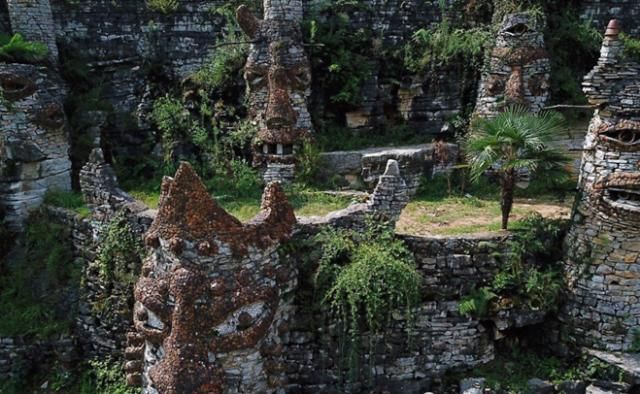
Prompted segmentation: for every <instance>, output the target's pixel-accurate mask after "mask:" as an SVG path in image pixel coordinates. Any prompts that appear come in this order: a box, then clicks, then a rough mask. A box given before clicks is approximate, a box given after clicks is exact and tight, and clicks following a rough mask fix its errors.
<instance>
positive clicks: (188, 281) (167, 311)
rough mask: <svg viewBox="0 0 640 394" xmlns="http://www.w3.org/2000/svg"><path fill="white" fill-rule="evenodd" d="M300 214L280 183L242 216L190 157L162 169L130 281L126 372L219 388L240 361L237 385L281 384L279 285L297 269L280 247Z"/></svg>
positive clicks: (149, 386) (159, 385)
mask: <svg viewBox="0 0 640 394" xmlns="http://www.w3.org/2000/svg"><path fill="white" fill-rule="evenodd" d="M295 221H296V219H295V216H294V214H293V210H292V208H291V206H290V205H289V203H288V202H287V199H286V197H285V195H284V193H283V191H282V189H281V188H280V185H279V184H277V183H271V184H269V185H268V186H267V187H266V188H265V191H264V194H263V201H262V207H261V212H260V213H259V214H258V215H257V216H256V217H255V218H254V219H253V220H252V221H250V222H248V223H246V224H243V223H241V222H240V221H238V220H237V219H236V218H234V217H233V216H231V215H229V214H228V213H227V212H225V211H224V209H222V208H221V207H220V206H219V205H218V204H217V203H216V202H215V200H214V199H213V198H212V197H211V196H210V195H209V194H208V192H207V190H206V189H205V187H204V185H203V184H202V181H201V180H200V179H199V178H198V176H197V175H196V174H195V172H194V171H193V169H192V168H191V167H190V166H189V165H188V164H186V163H183V164H182V165H181V166H180V168H179V169H178V171H177V173H176V175H175V178H165V180H164V181H163V185H162V194H161V199H160V203H159V209H158V215H157V217H156V218H155V220H154V222H153V224H152V225H151V227H150V229H149V231H148V232H147V234H146V236H145V241H146V244H147V246H148V247H149V250H150V253H149V255H148V257H147V259H146V260H145V263H144V266H143V270H142V275H141V277H140V279H139V280H138V282H137V284H136V286H135V291H134V295H135V307H134V316H133V320H134V325H135V327H136V331H137V332H136V333H135V334H133V335H131V336H130V340H129V343H130V347H129V348H128V353H127V357H128V358H129V359H132V360H135V361H137V363H136V362H134V363H129V364H128V368H127V372H128V374H129V376H128V380H129V382H130V383H132V384H135V385H139V384H142V385H143V386H144V387H145V389H146V390H147V391H148V392H155V391H153V390H157V392H159V393H185V394H186V393H222V392H223V391H224V390H225V385H226V383H225V382H227V381H228V380H233V379H232V378H231V377H229V376H228V375H227V374H226V371H227V370H238V371H240V372H241V375H242V376H241V377H240V382H239V383H238V382H236V388H239V389H240V392H267V387H268V386H269V387H274V386H277V385H278V384H279V383H278V382H279V381H280V375H279V373H280V372H281V370H280V368H279V367H278V368H275V367H274V368H273V370H266V369H265V367H264V365H267V364H268V365H271V366H274V365H275V366H277V365H278V361H277V358H278V356H279V355H280V353H279V352H274V351H272V350H273V349H274V348H276V349H277V348H278V341H279V336H278V335H279V334H284V333H285V332H286V330H287V329H286V317H285V316H284V314H283V312H282V310H281V296H280V295H281V292H284V291H286V289H287V288H288V286H289V285H290V281H291V280H294V279H293V278H294V275H293V273H292V271H291V267H289V266H287V265H286V264H283V263H282V262H280V261H279V257H278V253H277V248H278V247H279V245H280V243H281V242H283V241H285V240H287V239H288V238H289V237H290V235H291V232H292V227H293V225H294V223H295ZM283 327H284V328H283ZM224 392H226V391H224Z"/></svg>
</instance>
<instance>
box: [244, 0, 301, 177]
mask: <svg viewBox="0 0 640 394" xmlns="http://www.w3.org/2000/svg"><path fill="white" fill-rule="evenodd" d="M237 19H238V23H239V24H240V26H241V27H242V29H243V30H244V32H245V33H246V34H247V35H248V36H249V37H250V39H251V40H252V44H251V49H250V52H249V57H248V59H247V63H246V65H245V72H244V76H245V80H246V81H247V93H248V97H249V115H250V116H251V117H252V118H253V119H254V120H255V121H256V122H257V124H258V127H259V131H258V135H257V138H256V141H255V142H254V145H253V153H254V165H255V166H257V167H261V168H263V169H264V179H265V181H267V182H269V181H284V182H287V181H290V180H292V179H293V176H294V171H295V157H294V153H295V152H296V150H297V149H299V147H300V145H301V143H302V142H303V140H304V139H305V138H308V137H309V136H310V133H311V131H312V125H311V116H310V115H309V110H308V108H307V99H308V97H309V95H310V94H311V90H310V83H311V69H310V65H309V59H308V58H307V56H306V54H305V52H304V48H303V47H302V31H301V27H300V23H301V22H302V0H264V20H259V19H257V18H256V17H255V16H254V15H253V14H252V13H251V11H250V10H249V8H248V7H246V6H240V7H239V8H238V10H237Z"/></svg>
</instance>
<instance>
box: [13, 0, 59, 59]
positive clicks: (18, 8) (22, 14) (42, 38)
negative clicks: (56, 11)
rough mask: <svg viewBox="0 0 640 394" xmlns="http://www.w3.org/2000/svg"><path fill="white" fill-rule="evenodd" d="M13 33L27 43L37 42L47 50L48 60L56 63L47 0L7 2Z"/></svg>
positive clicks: (14, 0)
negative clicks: (18, 34) (20, 36)
mask: <svg viewBox="0 0 640 394" xmlns="http://www.w3.org/2000/svg"><path fill="white" fill-rule="evenodd" d="M7 5H8V7H9V19H10V20H11V30H12V31H13V33H20V34H22V35H23V36H24V38H25V39H27V40H29V41H39V42H42V43H44V44H46V45H47V48H49V60H50V61H51V62H52V63H53V64H56V63H57V62H58V46H57V45H56V26H55V23H54V21H53V13H52V12H51V5H50V3H49V0H7Z"/></svg>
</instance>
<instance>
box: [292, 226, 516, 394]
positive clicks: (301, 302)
mask: <svg viewBox="0 0 640 394" xmlns="http://www.w3.org/2000/svg"><path fill="white" fill-rule="evenodd" d="M315 231H317V229H314V228H313V226H309V225H306V226H305V227H304V228H303V232H302V233H300V234H298V235H297V237H303V238H304V237H307V236H309V234H310V233H314V232H315ZM401 239H403V240H404V241H405V242H406V243H407V246H408V247H409V249H410V250H411V251H412V252H413V253H414V256H415V258H416V263H417V267H418V270H419V272H420V274H421V275H422V277H423V284H422V289H423V291H422V297H423V300H422V303H421V305H420V307H419V308H418V311H417V313H416V322H415V327H414V328H413V329H412V330H411V331H410V334H408V332H407V322H406V320H405V318H404V316H403V315H402V314H401V313H397V314H396V313H394V314H393V321H392V322H391V323H390V325H389V327H388V330H387V332H386V334H385V337H384V338H374V340H375V341H378V342H377V343H376V345H375V347H374V351H373V360H369V359H368V358H361V359H360V360H359V361H358V362H359V366H358V368H357V376H358V378H357V379H356V380H357V381H358V382H359V384H355V385H351V384H348V383H346V381H345V380H344V379H345V377H346V376H347V373H348V370H349V363H348V362H347V361H346V360H344V359H343V357H344V354H342V355H341V354H340V352H339V349H340V346H341V343H342V342H341V341H343V340H344V337H343V336H341V335H344V334H343V333H341V332H340V330H339V329H338V328H336V325H335V324H334V323H331V321H330V320H327V315H321V313H326V311H324V312H320V311H319V310H318V308H317V307H313V305H314V302H317V301H318V300H317V295H314V294H313V285H312V282H311V281H312V276H313V271H314V269H315V268H314V267H313V266H311V267H309V266H302V265H300V264H297V265H300V266H301V267H305V268H304V271H303V272H302V274H303V275H302V276H301V277H300V279H299V281H300V285H299V287H298V289H297V290H296V296H295V302H294V308H295V313H294V315H293V316H294V318H293V319H292V321H291V323H290V325H289V329H290V332H289V336H288V341H286V342H285V347H284V350H283V353H284V355H285V366H284V368H285V370H286V371H287V376H288V378H289V385H288V387H287V390H288V392H292V393H298V392H300V393H303V392H326V393H339V392H345V391H346V390H347V389H349V390H351V391H352V392H370V390H368V389H367V386H368V384H369V383H370V384H371V385H372V386H373V387H375V389H376V390H379V391H381V392H388V393H423V392H426V391H430V389H431V390H433V389H434V388H433V387H432V385H433V384H434V383H435V381H437V380H438V379H439V378H441V377H442V375H443V374H444V373H445V372H446V371H449V370H455V371H460V370H465V369H467V368H471V367H473V366H474V365H478V364H481V363H485V362H488V361H490V360H492V359H493V356H494V344H493V341H492V333H491V330H490V329H487V328H485V326H484V325H483V324H481V323H480V322H479V321H478V320H476V319H474V318H469V317H466V316H461V315H460V314H459V313H458V302H459V300H460V298H461V297H462V296H465V295H467V294H469V292H470V291H471V290H472V289H473V288H474V287H476V286H482V285H485V284H487V283H489V282H490V281H491V279H492V277H493V275H494V274H495V272H496V271H497V269H498V262H497V260H496V259H495V258H494V257H492V255H491V251H492V250H494V249H493V248H494V247H496V245H501V244H503V243H504V241H505V238H504V236H501V235H494V236H478V237H474V236H470V237H457V238H456V237H448V238H426V237H414V236H401ZM305 253H306V252H305ZM292 258H294V259H295V258H296V256H295V255H294V256H292ZM297 258H298V259H301V260H305V261H306V260H308V258H305V257H301V256H298V257H297ZM361 339H362V342H363V344H365V345H364V346H366V343H368V342H367V341H368V340H369V339H370V338H369V336H368V335H367V334H366V333H365V334H364V335H363V337H362V338H361ZM368 377H370V378H371V380H370V381H369V383H367V382H368ZM436 391H437V390H436ZM376 392H377V391H376Z"/></svg>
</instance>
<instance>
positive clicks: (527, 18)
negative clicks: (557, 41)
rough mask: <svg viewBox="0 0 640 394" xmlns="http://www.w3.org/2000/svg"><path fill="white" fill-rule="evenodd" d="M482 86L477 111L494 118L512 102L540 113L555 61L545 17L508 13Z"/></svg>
mask: <svg viewBox="0 0 640 394" xmlns="http://www.w3.org/2000/svg"><path fill="white" fill-rule="evenodd" d="M485 67H486V69H487V70H486V71H485V72H483V74H482V78H481V80H480V86H479V88H478V99H477V101H476V108H475V113H476V114H477V115H478V116H482V117H492V116H495V115H496V114H497V113H499V112H501V111H502V109H503V108H505V107H507V106H509V105H514V104H515V105H522V106H525V107H527V108H529V109H531V111H534V112H538V111H540V110H541V109H542V108H544V106H545V104H546V103H547V100H548V99H549V87H550V84H549V78H550V73H551V63H550V60H549V54H548V53H547V51H546V49H545V45H544V20H543V19H542V17H539V16H533V15H531V14H527V13H517V14H508V15H505V16H504V19H503V20H502V24H501V26H500V30H499V31H498V34H497V36H496V41H495V47H494V48H493V50H492V51H491V55H490V56H489V59H488V62H487V64H486V66H485Z"/></svg>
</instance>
